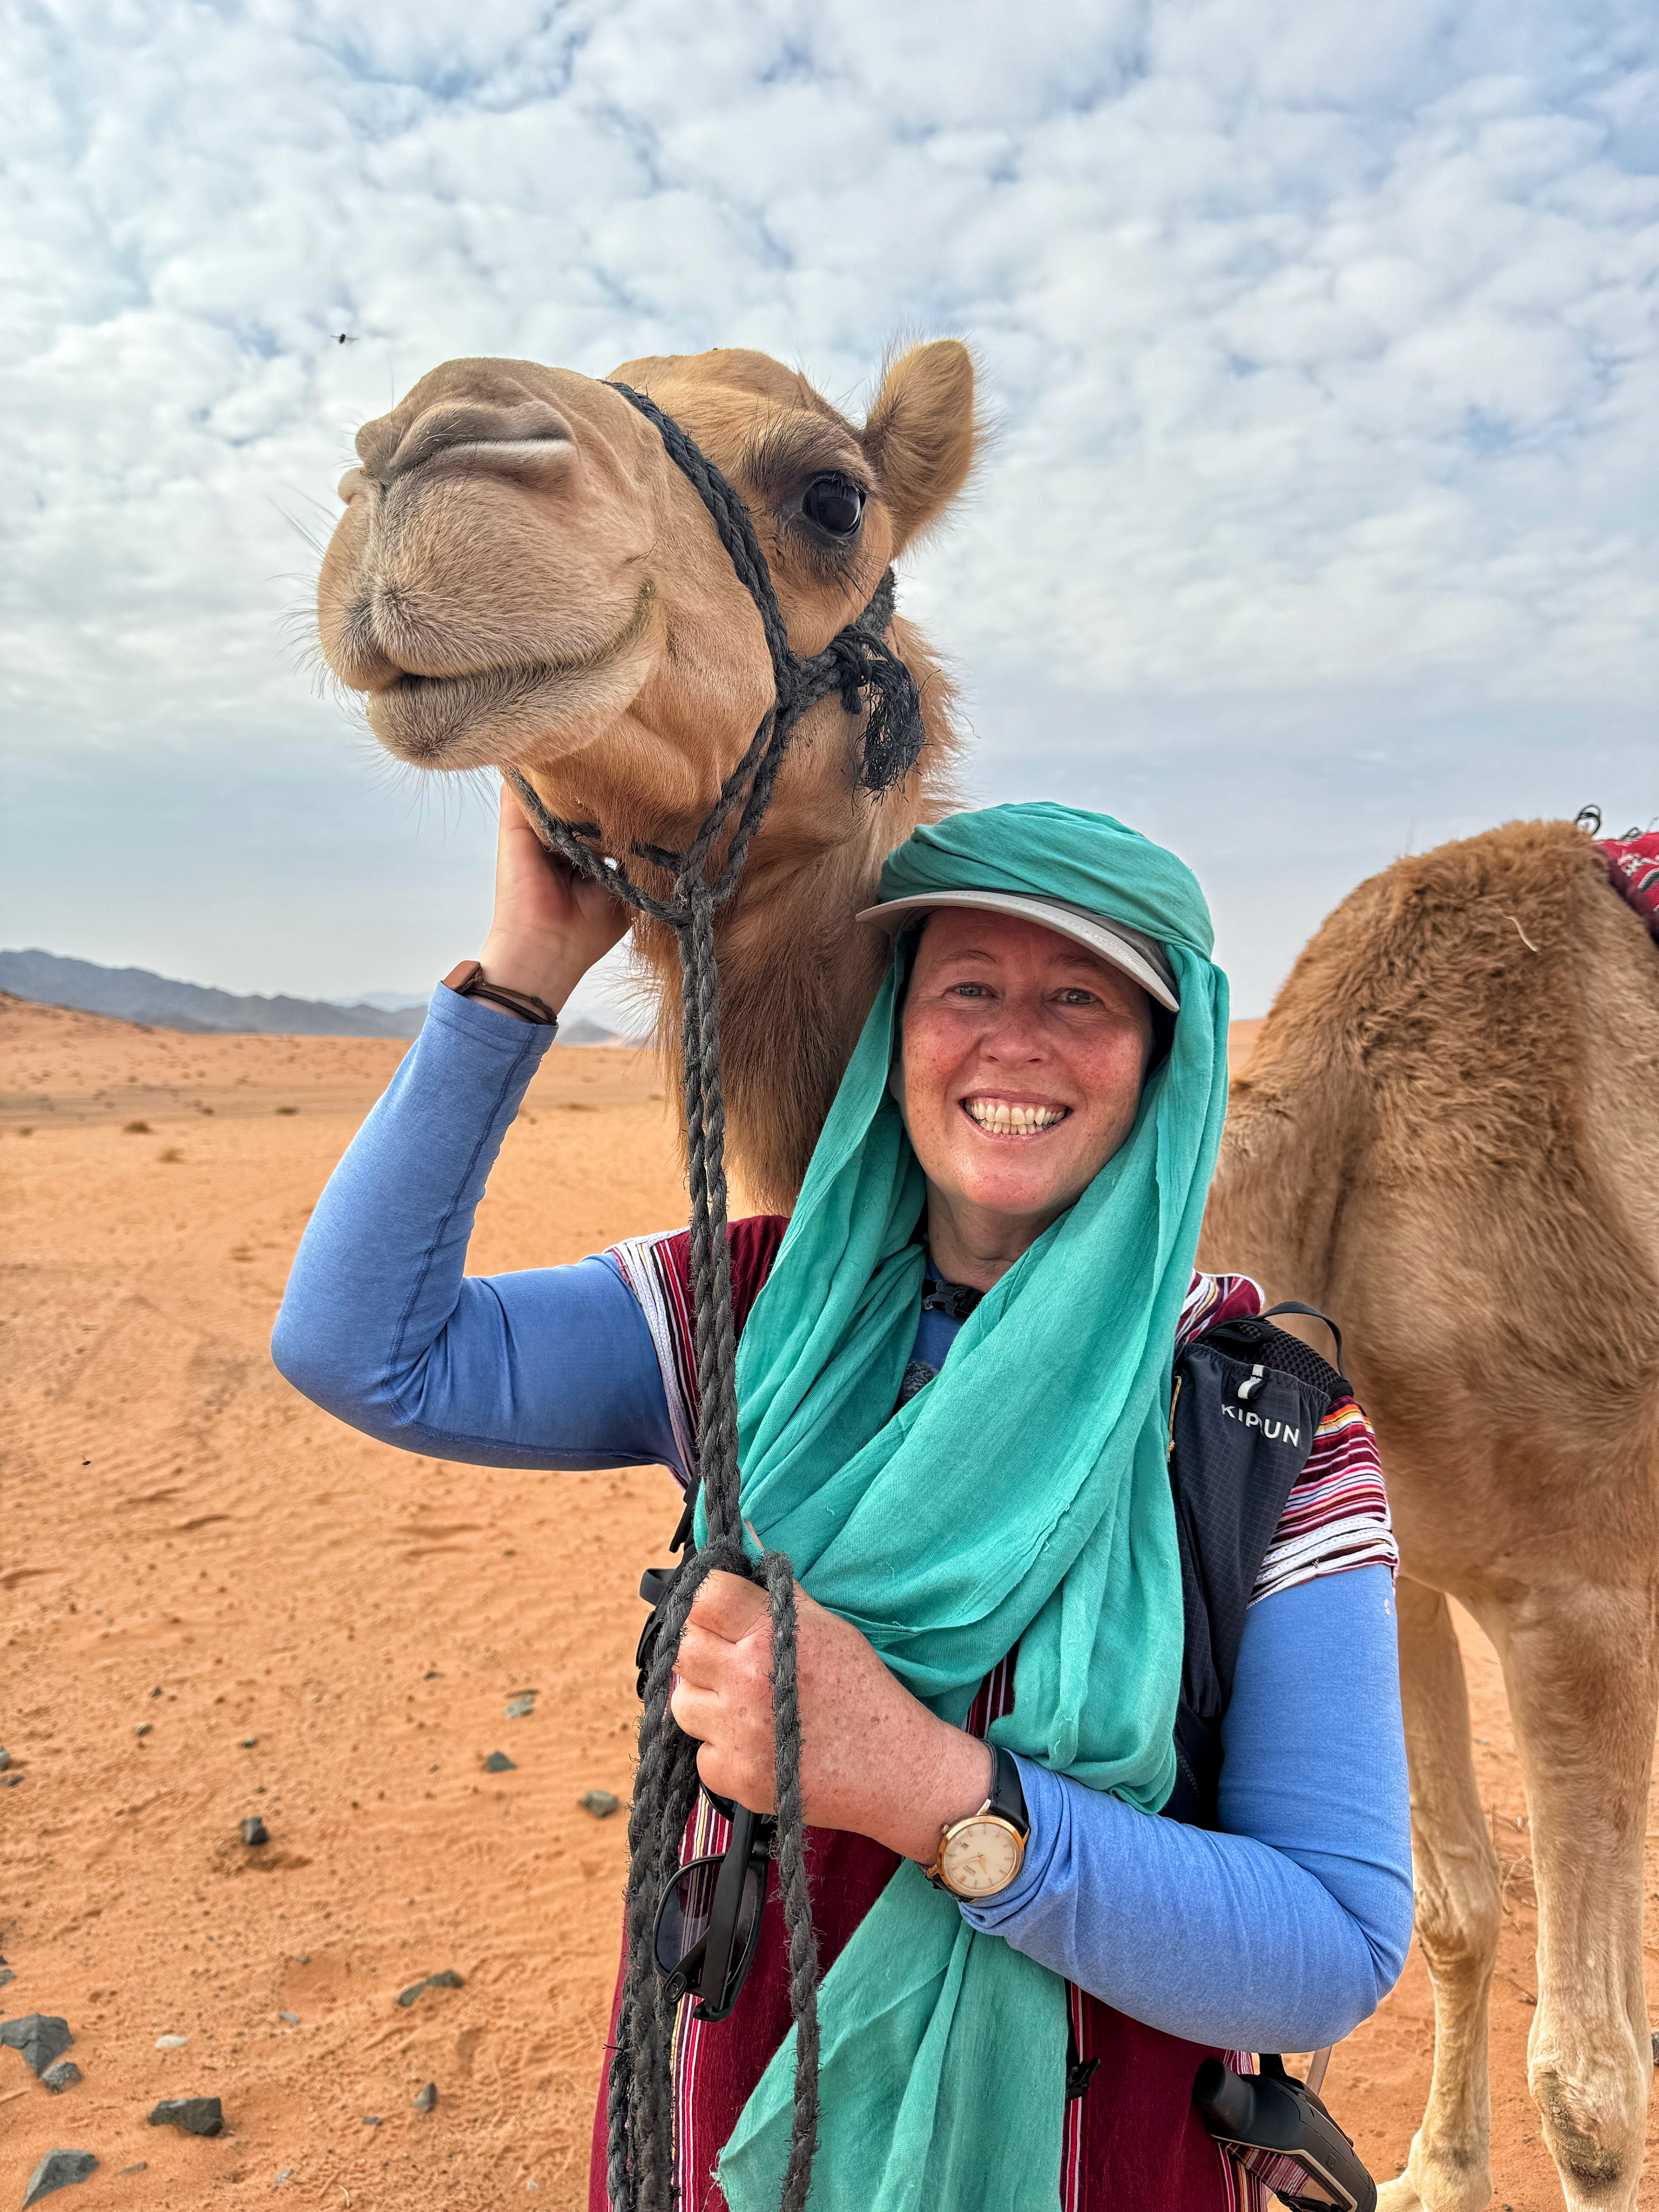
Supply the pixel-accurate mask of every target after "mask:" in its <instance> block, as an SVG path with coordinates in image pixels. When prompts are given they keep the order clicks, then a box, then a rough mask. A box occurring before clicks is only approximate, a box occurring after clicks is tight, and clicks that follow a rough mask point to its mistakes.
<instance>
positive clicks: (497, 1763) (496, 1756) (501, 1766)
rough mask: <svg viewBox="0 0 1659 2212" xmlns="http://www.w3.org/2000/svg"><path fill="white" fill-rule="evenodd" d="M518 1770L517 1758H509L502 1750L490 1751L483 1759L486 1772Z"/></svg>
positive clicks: (511, 1771)
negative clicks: (486, 1757) (487, 1756)
mask: <svg viewBox="0 0 1659 2212" xmlns="http://www.w3.org/2000/svg"><path fill="white" fill-rule="evenodd" d="M518 1771H519V1762H518V1760H517V1759H509V1758H508V1757H507V1753H505V1752H504V1751H492V1752H491V1753H490V1754H489V1758H488V1759H485V1761H484V1772H485V1773H486V1774H516V1773H517V1772H518Z"/></svg>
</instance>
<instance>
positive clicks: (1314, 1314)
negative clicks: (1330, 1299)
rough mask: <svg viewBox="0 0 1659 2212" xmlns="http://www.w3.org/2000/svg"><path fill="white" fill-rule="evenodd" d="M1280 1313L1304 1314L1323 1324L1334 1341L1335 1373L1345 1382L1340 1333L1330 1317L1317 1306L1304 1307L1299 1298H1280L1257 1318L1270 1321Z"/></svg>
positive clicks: (1282, 1332) (1345, 1375)
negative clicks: (1277, 1302)
mask: <svg viewBox="0 0 1659 2212" xmlns="http://www.w3.org/2000/svg"><path fill="white" fill-rule="evenodd" d="M1282 1313H1293V1314H1306V1315H1307V1316H1308V1319H1309V1320H1310V1321H1322V1322H1324V1324H1325V1326H1326V1328H1328V1329H1329V1331H1330V1333H1331V1334H1332V1335H1333V1336H1334V1338H1335V1340H1336V1371H1337V1373H1338V1374H1339V1375H1340V1376H1341V1377H1342V1380H1343V1381H1344V1382H1345V1383H1346V1381H1347V1379H1348V1377H1347V1374H1346V1370H1345V1369H1344V1367H1343V1365H1342V1332H1341V1330H1340V1328H1338V1327H1337V1325H1336V1323H1335V1322H1334V1321H1333V1320H1332V1319H1331V1317H1330V1316H1329V1315H1328V1314H1322V1313H1321V1312H1320V1310H1319V1308H1318V1307H1317V1306H1304V1304H1303V1303H1302V1301H1301V1299H1300V1298H1281V1299H1280V1300H1279V1304H1277V1305H1276V1306H1269V1307H1268V1308H1267V1311H1266V1312H1265V1313H1264V1314H1262V1315H1261V1316H1259V1318H1260V1319H1261V1320H1262V1321H1271V1320H1272V1319H1273V1316H1274V1315H1275V1314H1282ZM1280 1333H1281V1334H1288V1333H1289V1332H1288V1331H1281V1332H1280ZM1297 1341H1298V1342H1300V1339H1299V1338H1298V1340H1297Z"/></svg>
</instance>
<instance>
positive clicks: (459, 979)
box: [444, 960, 559, 1029]
mask: <svg viewBox="0 0 1659 2212" xmlns="http://www.w3.org/2000/svg"><path fill="white" fill-rule="evenodd" d="M444 988H445V990H447V991H453V993H454V994H455V995H456V997H457V998H458V999H488V1000H489V1003H490V1005H491V1006H499V1007H500V1008H501V1012H503V1013H504V1014H514V1015H516V1016H517V1017H518V1018H519V1020H520V1021H521V1022H538V1023H539V1024H541V1025H542V1026H543V1027H544V1028H546V1029H556V1028H557V1027H558V1025H559V1018H558V1016H557V1015H556V1013H555V1012H554V1011H553V1009H552V1007H551V1006H549V1005H548V1003H547V1001H546V1000H545V999H538V998H535V997H532V994H530V993H529V992H528V991H509V990H508V989H507V986H506V984H505V983H491V982H488V981H486V980H485V977H484V971H483V962H482V961H478V960H463V961H462V962H461V963H460V965H459V968H452V969H450V971H449V973H448V975H446V976H445V977H444Z"/></svg>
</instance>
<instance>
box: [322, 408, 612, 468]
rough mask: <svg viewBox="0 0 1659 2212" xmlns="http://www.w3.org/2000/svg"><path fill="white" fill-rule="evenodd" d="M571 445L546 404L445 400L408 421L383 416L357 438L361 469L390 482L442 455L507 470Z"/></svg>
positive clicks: (559, 420) (554, 410)
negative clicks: (505, 404) (504, 403)
mask: <svg viewBox="0 0 1659 2212" xmlns="http://www.w3.org/2000/svg"><path fill="white" fill-rule="evenodd" d="M572 444H573V441H572V438H571V435H570V426H569V424H568V422H566V421H565V418H564V416H562V415H561V414H560V412H559V410H558V409H557V408H556V407H550V406H549V404H547V402H546V401H545V400H542V399H532V398H526V399H523V400H520V401H519V402H517V403H516V404H513V405H511V406H504V405H501V404H496V403H494V402H491V401H489V400H447V401H445V402H443V403H441V404H439V405H437V406H434V407H425V408H422V410H421V412H420V413H419V414H418V415H416V416H415V417H414V419H413V420H412V421H410V420H408V419H405V418H400V417H399V416H397V415H383V416H381V417H380V420H379V421H378V422H368V423H365V424H364V426H363V428H362V429H361V430H360V431H359V432H358V434H357V451H358V453H359V454H360V455H361V457H362V464H363V466H364V469H365V470H366V471H368V473H369V474H370V475H371V476H374V477H378V478H379V479H380V482H381V483H390V482H391V481H392V478H393V477H403V476H407V475H408V474H409V473H410V471H411V470H413V469H418V468H421V467H422V466H423V465H425V464H426V463H427V462H428V461H432V460H436V459H440V458H441V456H443V455H445V454H447V453H452V454H455V455H456V456H457V457H458V458H459V457H461V456H465V459H468V460H469V461H477V462H478V463H480V464H482V465H486V466H490V465H493V466H499V467H501V468H504V469H506V470H507V471H513V470H514V469H516V468H517V467H519V466H520V465H533V464H534V463H535V462H536V461H538V460H540V459H545V458H546V457H547V455H548V454H549V453H553V452H556V451H557V450H558V449H559V448H561V447H570V446H571V445H572Z"/></svg>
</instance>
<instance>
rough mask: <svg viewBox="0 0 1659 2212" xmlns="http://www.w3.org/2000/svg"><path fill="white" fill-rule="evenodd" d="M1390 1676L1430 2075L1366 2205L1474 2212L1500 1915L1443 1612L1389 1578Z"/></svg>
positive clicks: (1485, 2184) (1414, 1587) (1413, 2211)
mask: <svg viewBox="0 0 1659 2212" xmlns="http://www.w3.org/2000/svg"><path fill="white" fill-rule="evenodd" d="M1400 1687H1401V1701H1402V1705H1403V1707H1404V1712H1405V1723H1406V1755H1407V1760H1408V1762H1409V1764H1410V1768H1411V1792H1412V1856H1413V1874H1414V1880H1415V1885H1416V1891H1417V1939H1418V1941H1419V1943H1420V1944H1421V1945H1422V1947H1423V1955H1424V1957H1425V1960H1427V1961H1428V1968H1429V1975H1430V1978H1431V1981H1432V1983H1433V1984H1434V2027H1435V2034H1434V2078H1433V2081H1431V2085H1430V2088H1429V2102H1428V2108H1427V2110H1426V2111H1425V2113H1424V2115H1423V2124H1422V2126H1421V2127H1420V2128H1419V2130H1418V2131H1417V2134H1416V2136H1414V2137H1413V2142H1412V2148H1411V2155H1410V2157H1409V2159H1408V2160H1407V2166H1406V2171H1405V2172H1404V2173H1402V2174H1401V2176H1400V2178H1399V2179H1398V2180H1396V2181H1391V2182H1389V2183H1386V2184H1385V2185H1384V2186H1383V2188H1382V2189H1380V2190H1379V2191H1377V2207H1378V2212H1419V2207H1421V2208H1425V2212H1478V2208H1479V2207H1480V2206H1481V2205H1483V2204H1485V2203H1486V2199H1487V2198H1488V2197H1490V2195H1491V2194H1492V2171H1491V2166H1490V2164H1489V2161H1488V2149H1489V2144H1490V2138H1491V2134H1492V2097H1491V2093H1490V2091H1489V2088H1488V2086H1487V2075H1486V1998H1487V1995H1488V1992H1489V1991H1490V1990H1491V1987H1492V1966H1493V1963H1494V1961H1495V1960H1496V1959H1497V1956H1498V1929H1499V1926H1500V1925H1501V1923H1502V1920H1503V1901H1502V1899H1501V1897H1500V1894H1499V1891H1498V1859H1497V1855H1496V1853H1495V1852H1494V1851H1493V1850H1492V1839H1491V1838H1490V1837H1489V1836H1488V1835H1487V1833H1486V1819H1485V1816H1484V1814H1482V1812H1481V1809H1480V1795H1479V1792H1478V1791H1477V1790H1476V1788H1475V1782H1474V1753H1473V1752H1472V1751H1471V1749H1470V1744H1469V1701H1468V1691H1467V1689H1466V1688H1465V1686H1464V1681H1463V1658H1462V1653H1461V1652H1460V1651H1459V1650H1458V1648H1457V1635H1456V1632H1455V1629H1454V1628H1453V1626H1452V1620H1451V1613H1450V1610H1449V1607H1448V1606H1447V1603H1446V1601H1445V1599H1444V1598H1443V1596H1442V1595H1441V1594H1440V1592H1439V1591H1438V1590H1433V1589H1428V1588H1427V1587H1426V1586H1425V1584H1423V1583H1414V1582H1412V1581H1410V1580H1408V1579H1407V1577H1405V1576H1404V1575H1402V1576H1401V1578H1400Z"/></svg>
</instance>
